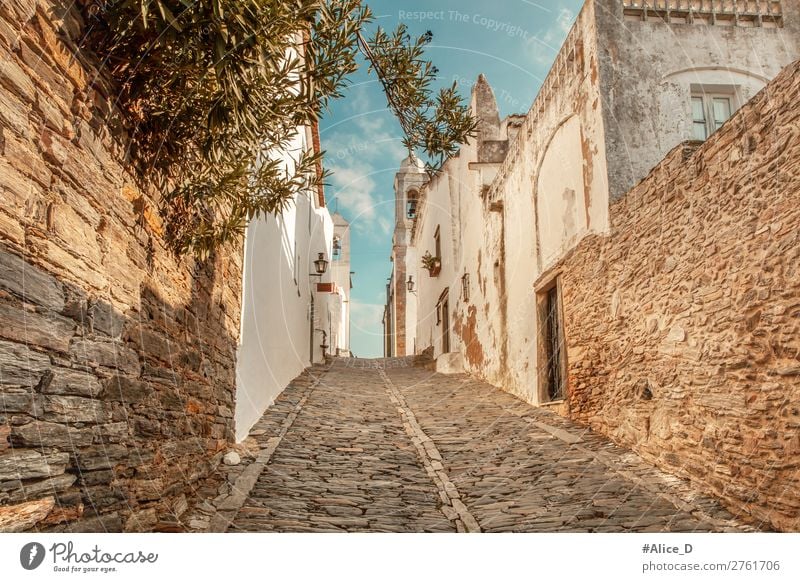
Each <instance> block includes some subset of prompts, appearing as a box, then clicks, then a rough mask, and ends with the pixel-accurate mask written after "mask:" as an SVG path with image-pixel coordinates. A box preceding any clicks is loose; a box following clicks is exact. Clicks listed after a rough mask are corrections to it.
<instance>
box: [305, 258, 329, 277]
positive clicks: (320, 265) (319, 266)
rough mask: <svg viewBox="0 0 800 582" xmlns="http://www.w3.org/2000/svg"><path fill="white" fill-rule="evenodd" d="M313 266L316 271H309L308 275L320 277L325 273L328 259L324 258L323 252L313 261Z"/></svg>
mask: <svg viewBox="0 0 800 582" xmlns="http://www.w3.org/2000/svg"><path fill="white" fill-rule="evenodd" d="M314 268H316V270H317V272H316V273H310V274H309V276H310V277H322V275H324V274H325V271H327V270H328V261H326V260H325V253H319V258H318V259H317V260H316V261H314Z"/></svg>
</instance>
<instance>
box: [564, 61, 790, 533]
mask: <svg viewBox="0 0 800 582" xmlns="http://www.w3.org/2000/svg"><path fill="white" fill-rule="evenodd" d="M798 103H800V62H798V63H795V64H793V65H792V66H790V67H789V68H787V69H786V70H785V71H784V72H783V73H782V74H781V75H780V76H779V78H778V79H777V80H775V81H774V82H773V83H771V84H770V85H769V86H768V87H767V88H766V89H765V90H764V91H762V92H761V93H760V94H759V95H758V96H757V97H756V98H755V99H754V100H753V101H751V102H750V103H749V104H747V105H746V106H745V107H744V108H743V109H742V110H741V111H740V112H739V113H738V114H737V115H736V116H735V117H734V118H733V119H732V120H731V121H729V122H728V123H727V124H726V125H725V126H724V127H723V128H722V129H721V130H720V131H719V132H717V133H716V134H715V135H714V136H712V138H711V139H710V140H709V141H707V142H706V143H705V144H703V145H702V146H700V147H699V149H698V150H697V151H693V150H694V147H696V146H697V144H695V145H694V146H692V147H678V148H676V149H675V150H673V151H672V152H671V153H670V154H669V156H668V157H667V158H666V159H665V160H664V161H663V162H662V163H661V164H659V165H658V166H657V167H656V168H655V169H654V170H653V171H652V172H651V173H650V175H649V176H648V177H647V178H646V179H645V180H644V181H643V182H641V183H640V184H639V185H638V186H637V187H636V188H634V189H633V190H632V191H631V192H629V193H628V194H627V195H626V196H624V197H623V198H622V199H620V200H619V201H618V202H616V203H615V204H613V205H612V207H611V234H610V236H609V237H607V238H606V237H592V238H590V239H586V240H585V241H584V242H583V243H581V244H580V245H579V247H578V248H577V249H576V250H575V251H574V252H573V253H572V254H571V255H570V256H568V258H567V259H566V260H565V261H563V263H562V264H561V265H559V267H558V269H557V270H560V272H561V278H562V287H563V292H564V295H563V309H564V314H565V327H566V341H567V349H568V354H567V361H568V368H569V395H568V403H569V414H570V415H571V416H572V417H573V418H575V419H578V420H579V421H581V422H584V423H586V424H588V425H590V426H591V427H592V428H594V429H596V430H598V431H600V432H603V433H606V434H608V435H610V436H611V437H612V438H614V439H615V440H616V441H618V442H620V443H622V444H624V445H626V446H630V447H633V448H634V449H635V450H636V451H637V452H639V453H640V454H641V455H643V456H644V457H645V458H647V459H650V460H652V461H653V462H655V463H657V464H658V465H659V466H661V467H662V468H664V469H665V470H668V471H671V472H673V473H676V474H679V475H682V476H686V477H689V478H691V479H693V480H695V481H696V482H698V483H699V484H701V485H702V486H703V487H704V488H706V489H708V490H710V491H711V492H713V493H714V494H715V495H716V496H718V497H719V498H720V499H722V500H724V501H725V502H726V503H727V504H728V505H729V507H730V508H731V510H733V511H734V512H737V513H738V512H741V513H742V514H743V515H745V516H749V517H750V518H752V520H753V521H755V522H757V523H760V522H763V523H764V524H766V525H768V526H772V527H775V528H778V529H784V530H795V531H796V530H797V529H800V517H799V516H800V473H798V471H797V458H798V455H800V431H799V430H798V429H800V382H799V381H798V378H799V377H800V324H799V323H798V322H800V234H798V233H800V204H798V202H800V199H799V198H798V192H800V109H798V107H797V104H798Z"/></svg>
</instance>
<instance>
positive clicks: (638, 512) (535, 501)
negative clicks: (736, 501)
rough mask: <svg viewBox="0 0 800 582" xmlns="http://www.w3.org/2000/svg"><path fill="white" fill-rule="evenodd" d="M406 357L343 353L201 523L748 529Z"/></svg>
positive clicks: (279, 415)
mask: <svg viewBox="0 0 800 582" xmlns="http://www.w3.org/2000/svg"><path fill="white" fill-rule="evenodd" d="M411 364H412V361H411V360H408V359H391V360H358V359H349V360H335V361H334V363H333V364H332V366H330V367H329V368H324V369H323V368H321V367H315V368H313V369H312V370H311V371H309V372H307V373H306V374H304V375H303V376H301V378H298V380H296V381H295V382H293V383H292V384H291V385H290V386H289V387H288V388H287V389H286V390H285V391H284V393H283V394H282V395H281V396H280V397H279V398H278V400H277V401H276V403H275V405H274V406H272V407H270V409H269V410H267V412H266V413H265V415H264V417H263V418H262V419H261V420H260V421H259V423H258V424H257V425H256V426H255V427H254V429H253V432H252V433H251V439H249V442H250V443H251V445H254V446H256V447H257V449H258V450H259V452H258V453H256V454H254V455H253V458H252V459H247V460H246V461H245V463H243V466H241V467H235V468H231V470H230V474H229V476H228V479H229V483H228V484H227V485H226V486H224V487H223V488H221V490H220V492H219V495H217V497H215V498H214V499H209V500H207V501H206V502H204V503H201V504H199V505H198V506H197V508H196V509H195V511H193V512H192V513H191V515H190V519H191V520H193V523H194V526H192V527H191V529H193V530H196V531H209V530H214V531H223V530H225V529H227V531H275V532H344V531H356V532H358V531H361V532H455V531H458V532H469V531H485V532H508V531H513V532H555V531H573V532H579V531H595V532H634V531H635V532H654V531H682V532H694V531H748V530H749V528H747V527H746V526H743V525H742V524H741V523H739V522H738V521H737V520H736V519H734V518H733V516H731V515H730V514H729V513H728V512H727V511H726V510H725V509H723V508H722V507H721V506H720V505H719V503H718V502H717V501H715V500H714V499H711V498H708V497H705V496H703V495H700V494H698V493H697V491H696V490H694V489H693V488H692V487H691V486H690V485H689V484H688V483H687V482H685V481H682V480H680V479H678V478H676V477H673V476H670V475H667V474H665V473H663V472H661V471H659V470H657V469H655V468H653V467H652V466H650V465H648V464H646V463H645V462H644V461H642V460H641V459H640V458H639V457H638V456H636V455H635V454H634V453H632V452H630V451H627V450H624V449H621V448H619V447H616V446H615V445H614V444H613V443H611V442H610V441H608V440H607V439H605V438H603V437H601V436H599V435H596V434H593V433H591V432H589V431H587V430H585V429H583V428H582V427H580V426H578V425H575V424H574V423H572V422H570V421H569V420H567V419H564V418H562V417H559V416H557V415H555V414H553V413H551V412H548V411H546V410H543V409H539V408H535V407H532V406H530V405H528V404H527V403H525V402H523V401H521V400H519V399H517V398H515V397H514V396H512V395H510V394H508V393H505V392H503V391H502V390H499V389H497V388H495V387H493V386H490V385H488V384H485V383H482V382H479V381H476V380H474V379H471V378H469V377H467V376H463V375H455V376H450V375H448V376H445V375H441V374H436V373H433V372H431V371H429V370H426V369H423V368H421V367H414V366H413V365H411Z"/></svg>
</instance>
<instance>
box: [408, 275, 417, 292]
mask: <svg viewBox="0 0 800 582" xmlns="http://www.w3.org/2000/svg"><path fill="white" fill-rule="evenodd" d="M415 286H416V284H415V283H414V277H412V276H411V275H409V276H408V281H406V289H408V292H409V293H416V291H414V287H415Z"/></svg>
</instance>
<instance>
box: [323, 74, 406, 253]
mask: <svg viewBox="0 0 800 582" xmlns="http://www.w3.org/2000/svg"><path fill="white" fill-rule="evenodd" d="M367 87H368V86H367V85H362V86H359V87H356V88H354V89H353V91H352V93H351V95H349V96H348V102H347V103H348V105H347V107H348V111H349V112H350V113H351V114H352V116H351V117H350V118H347V119H344V120H342V121H340V122H339V123H337V124H336V125H334V126H333V127H331V128H329V129H328V130H327V131H326V132H324V133H323V134H322V136H321V137H322V147H323V149H324V150H325V151H326V152H327V156H326V165H327V167H328V168H329V169H330V170H331V172H332V174H333V175H332V176H331V180H330V181H331V187H330V189H329V192H330V194H331V195H332V197H335V198H336V199H337V200H338V203H339V206H340V208H341V209H342V210H344V211H345V212H346V213H347V214H348V218H349V219H350V220H351V224H352V225H353V228H354V230H358V231H360V232H362V233H364V234H369V235H371V236H373V237H378V236H381V237H383V236H385V235H386V234H388V233H389V232H390V225H389V222H388V220H387V219H386V218H385V216H380V215H379V212H378V206H379V205H380V204H381V202H382V201H384V202H385V200H386V199H387V198H389V197H391V196H392V193H391V192H388V193H387V192H378V191H377V188H378V184H377V180H376V179H375V176H376V175H377V174H378V173H379V172H382V171H386V170H393V171H394V170H396V168H397V167H399V165H400V162H401V160H402V159H403V158H404V157H405V155H406V154H405V150H404V148H403V145H402V142H401V141H400V131H399V129H395V128H393V127H392V123H391V120H392V117H391V113H390V112H389V110H388V109H386V107H385V106H383V104H382V103H381V104H376V103H374V102H373V100H372V99H370V95H369V93H368V91H367Z"/></svg>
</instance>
